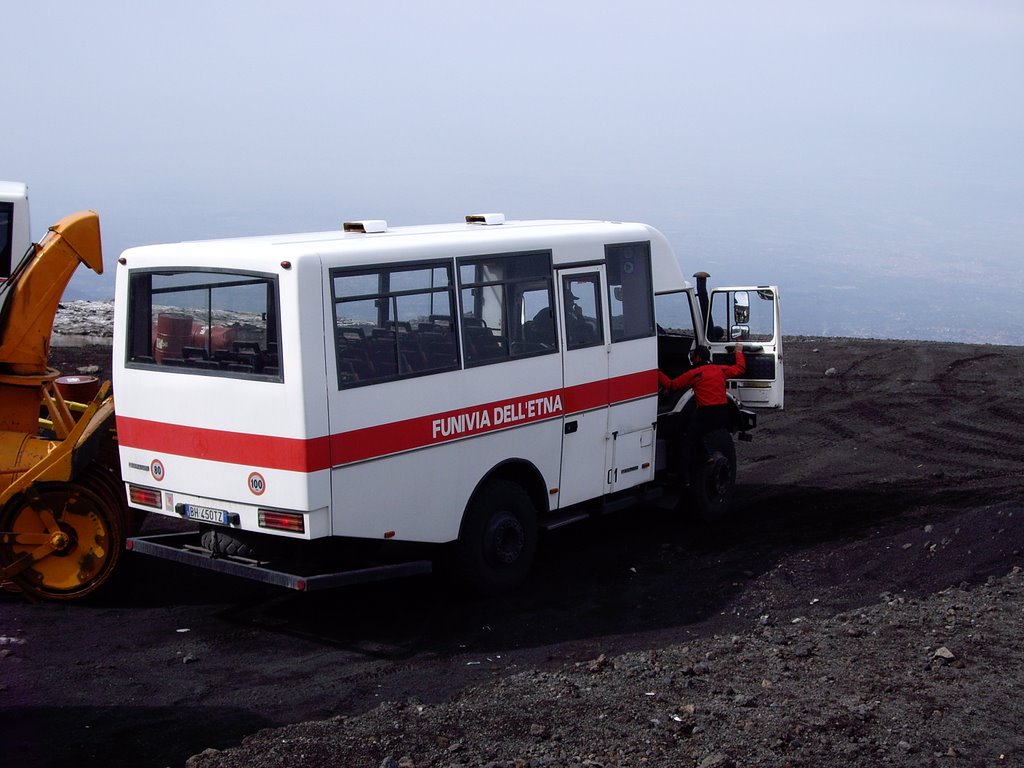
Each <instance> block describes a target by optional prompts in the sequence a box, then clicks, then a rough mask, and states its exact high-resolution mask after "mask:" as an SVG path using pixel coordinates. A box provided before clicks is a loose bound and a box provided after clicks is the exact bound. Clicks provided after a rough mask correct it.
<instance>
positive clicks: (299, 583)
mask: <svg viewBox="0 0 1024 768" xmlns="http://www.w3.org/2000/svg"><path fill="white" fill-rule="evenodd" d="M126 547H127V549H128V550H130V551H132V552H139V553H141V554H144V555H151V556H153V557H159V558H162V559H164V560H171V561H174V562H177V563H183V564H185V565H190V566H193V567H195V568H205V569H206V570H209V571H216V572H218V573H226V574H229V575H232V576H238V577H241V578H244V579H250V580H252V581H258V582H261V583H263V584H272V585H274V586H278V587H285V588H287V589H294V590H296V591H299V592H313V591H315V590H321V589H331V588H335V587H347V586H352V585H355V584H367V583H370V582H374V581H385V580H388V579H397V578H403V577H406V576H419V575H422V574H427V573H430V572H431V571H432V570H433V563H432V562H431V561H430V560H411V561H408V562H401V563H386V564H380V565H365V564H360V565H359V566H358V567H353V568H347V569H344V570H339V571H334V572H330V573H320V572H317V573H309V574H305V573H293V572H291V569H289V570H284V569H280V568H277V567H275V566H274V565H273V564H272V563H271V562H269V561H261V560H254V559H251V558H246V557H238V556H234V555H214V554H213V553H211V552H210V551H209V550H207V549H206V548H205V547H203V546H202V545H201V544H200V543H199V536H198V534H196V533H192V532H190V533H166V534H157V535H153V536H136V537H133V538H130V539H128V541H127V544H126Z"/></svg>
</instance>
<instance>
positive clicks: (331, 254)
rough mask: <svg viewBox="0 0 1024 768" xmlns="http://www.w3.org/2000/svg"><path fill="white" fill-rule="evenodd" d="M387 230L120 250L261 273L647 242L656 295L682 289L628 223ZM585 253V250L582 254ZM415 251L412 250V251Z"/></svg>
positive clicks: (147, 261)
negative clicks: (310, 263) (285, 267)
mask: <svg viewBox="0 0 1024 768" xmlns="http://www.w3.org/2000/svg"><path fill="white" fill-rule="evenodd" d="M479 216H481V217H489V220H490V221H492V222H495V223H483V222H479V223H478V222H475V221H473V222H471V221H468V219H470V218H471V217H467V221H466V222H455V223H447V224H426V225H414V226H397V227H388V226H387V224H386V222H384V221H383V220H379V219H377V220H362V221H358V222H349V223H347V224H346V225H345V226H344V227H343V228H342V229H340V230H333V231H327V232H297V233H291V234H278V235H257V236H249V237H237V238H223V239H217V240H194V241H185V242H180V243H168V244H162V245H151V246H139V247H136V248H130V249H128V250H127V251H125V252H124V254H123V257H124V258H125V259H127V260H128V261H129V263H132V265H133V266H143V267H151V266H159V265H166V266H184V265H185V264H188V263H191V265H192V266H206V267H210V266H214V264H216V266H218V267H223V268H228V269H232V268H239V269H242V268H247V269H258V268H261V267H260V265H261V264H263V265H264V266H263V268H266V267H269V266H270V265H271V264H273V263H276V262H279V261H280V260H281V259H287V260H289V261H291V262H292V263H295V264H299V263H301V262H303V261H306V260H319V259H325V260H329V261H331V262H333V263H338V264H352V265H355V264H359V263H381V262H388V261H392V260H395V261H398V260H406V259H409V258H410V257H411V258H414V259H415V258H420V257H422V258H437V257H440V256H443V255H446V256H470V255H486V254H488V253H503V252H513V251H516V250H528V249H541V248H551V249H552V251H553V254H554V260H555V264H556V265H558V264H565V263H573V262H576V261H583V260H586V259H588V258H589V259H590V260H593V250H592V249H593V247H594V246H595V245H597V244H600V243H608V244H611V243H627V242H639V241H648V240H649V241H650V242H651V252H652V258H651V261H652V268H653V270H654V282H655V286H657V290H658V291H659V292H663V291H667V290H677V289H680V288H684V287H687V285H688V284H687V283H686V281H685V280H684V279H683V277H682V273H681V271H680V270H679V265H678V262H677V261H676V259H675V256H674V254H673V252H672V248H671V246H670V245H669V243H668V241H667V240H666V239H665V237H664V235H662V234H661V233H660V232H659V231H658V230H656V229H654V228H653V227H650V226H648V225H646V224H640V223H633V222H616V221H596V220H582V219H580V220H576V219H542V220H522V221H505V220H504V217H502V216H501V215H500V214H480V215H479ZM585 249H590V250H589V251H586V250H585ZM414 251H415V252H414Z"/></svg>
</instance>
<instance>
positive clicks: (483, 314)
mask: <svg viewBox="0 0 1024 768" xmlns="http://www.w3.org/2000/svg"><path fill="white" fill-rule="evenodd" d="M459 287H460V289H461V296H462V340H463V345H462V346H463V350H464V354H465V356H466V365H469V366H472V365H481V364H486V363H493V362H500V361H503V360H508V359H510V358H514V357H522V356H527V355H537V354H546V353H550V352H554V351H556V350H557V345H556V344H555V318H554V314H553V313H552V311H551V307H552V305H553V301H552V299H553V294H552V279H551V252H550V251H537V252H530V253H515V254H502V255H495V256H476V257H472V258H466V259H460V260H459Z"/></svg>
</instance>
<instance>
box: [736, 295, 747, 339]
mask: <svg viewBox="0 0 1024 768" xmlns="http://www.w3.org/2000/svg"><path fill="white" fill-rule="evenodd" d="M732 318H733V320H732V321H733V322H734V323H736V324H737V325H745V324H746V323H749V322H750V296H748V295H747V292H746V291H736V295H735V296H734V297H733V305H732ZM749 332H750V329H749V328H748V329H747V333H749Z"/></svg>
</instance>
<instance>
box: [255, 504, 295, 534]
mask: <svg viewBox="0 0 1024 768" xmlns="http://www.w3.org/2000/svg"><path fill="white" fill-rule="evenodd" d="M259 524H260V528H275V529H277V530H279V531H290V532H292V533H305V532H306V520H305V517H304V516H303V515H302V513H301V512H271V511H270V510H269V509H261V510H260V512H259Z"/></svg>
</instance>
